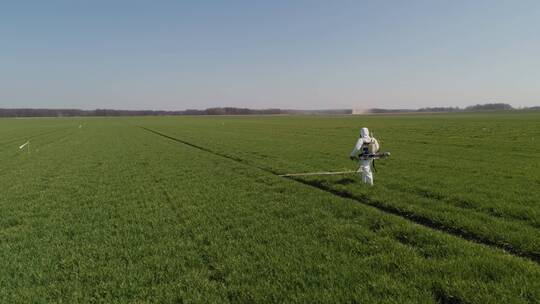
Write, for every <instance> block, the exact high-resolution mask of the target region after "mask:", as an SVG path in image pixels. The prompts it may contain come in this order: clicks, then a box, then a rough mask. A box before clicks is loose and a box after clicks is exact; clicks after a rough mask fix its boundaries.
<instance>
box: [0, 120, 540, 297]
mask: <svg viewBox="0 0 540 304" xmlns="http://www.w3.org/2000/svg"><path fill="white" fill-rule="evenodd" d="M318 120H319V121H318V122H317V123H315V122H313V123H312V125H320V126H322V127H321V129H319V130H317V129H310V128H300V127H299V126H301V125H304V124H305V123H306V122H310V121H311V120H310V119H303V118H294V119H293V118H271V119H270V118H256V119H247V118H234V119H233V118H225V119H208V118H192V119H187V118H130V119H121V118H117V119H63V120H51V121H49V120H29V121H28V122H25V124H22V125H25V126H26V127H27V128H25V129H24V130H23V129H22V128H15V127H12V126H13V124H14V123H16V124H18V123H19V121H16V122H14V121H13V120H3V121H0V125H1V126H4V125H5V126H6V127H10V126H11V127H12V128H13V129H12V131H11V132H8V133H2V137H0V142H4V140H5V141H6V142H7V141H8V140H12V139H15V138H21V139H23V142H24V138H25V137H28V136H31V135H33V134H39V133H40V132H42V131H43V130H42V129H43V128H46V127H50V128H53V125H54V128H58V129H59V130H60V131H58V132H57V133H51V134H49V135H46V136H42V137H38V138H39V139H38V138H36V139H34V141H32V150H31V151H30V153H24V152H23V151H17V150H16V149H15V150H13V149H12V147H11V145H12V144H10V145H7V146H6V145H2V146H1V150H0V156H2V173H1V174H0V185H2V186H1V187H2V196H0V269H2V271H1V272H0V302H6V303H15V302H20V303H27V302H125V303H127V302H130V303H131V302H186V303H189V302H233V303H238V302H329V303H335V302H352V301H357V302H365V303H371V302H401V303H403V302H411V303H412V302H414V303H460V302H461V303H499V302H505V303H528V302H535V301H537V300H538V299H539V298H540V295H539V293H538V290H540V286H539V282H540V267H539V266H538V264H537V263H535V262H533V261H531V260H530V259H527V258H520V257H516V256H514V255H510V254H507V253H505V252H504V251H502V250H499V249H497V248H496V247H493V246H484V245H480V244H476V243H474V242H470V241H467V240H464V239H462V238H460V237H456V236H453V235H451V234H448V233H445V232H443V231H438V230H434V229H430V228H426V227H423V226H421V225H417V224H415V223H412V222H411V221H409V220H407V219H404V218H402V217H400V216H396V215H392V214H388V213H387V212H383V211H380V210H377V209H376V208H373V207H370V206H366V205H363V204H359V203H358V201H356V200H353V199H346V198H343V197H340V196H336V195H334V194H332V193H329V192H328V191H323V190H320V189H317V188H314V187H309V186H308V185H305V184H302V183H299V182H296V181H294V180H290V179H285V178H281V177H278V176H276V175H275V174H272V173H271V172H274V171H275V172H278V171H279V172H285V169H291V170H292V169H297V170H309V169H315V168H316V169H335V168H339V167H350V166H351V164H349V163H346V162H344V161H340V159H339V158H337V157H336V158H333V155H335V154H333V153H336V152H337V151H341V149H336V150H332V147H334V145H336V141H342V142H343V145H344V146H346V148H343V150H344V151H345V155H346V154H347V153H348V152H349V151H348V150H349V146H350V145H351V143H350V142H351V141H354V139H352V140H351V137H352V138H354V135H355V134H354V133H355V132H350V130H346V128H345V127H344V126H343V125H348V124H353V122H352V121H348V120H346V119H345V120H342V119H328V118H318ZM81 123H82V124H83V128H81V129H79V128H78V127H77V126H78V125H79V124H81ZM355 123H357V122H355ZM231 124H232V125H233V127H232V128H231ZM291 124H292V125H296V126H297V128H296V129H294V128H291ZM269 125H270V126H272V127H273V128H272V129H270V128H269ZM308 125H309V124H308ZM138 126H144V127H145V128H147V129H150V130H159V132H162V133H163V134H169V137H165V136H161V135H158V134H156V133H154V132H150V131H148V130H147V129H143V128H140V127H138ZM328 126H332V128H328ZM325 128H327V129H329V130H327V133H324V132H323V131H324V130H325ZM344 130H345V133H351V134H350V136H348V137H349V138H345V136H343V137H341V136H338V134H340V133H341V132H343V131H344ZM239 132H244V135H243V137H242V136H239V134H238V133H239ZM274 132H279V134H281V135H277V134H274ZM316 134H319V137H321V136H323V137H324V138H325V139H329V141H330V142H328V141H325V140H319V141H318V143H317V142H316V141H314V139H316V138H317V135H316ZM381 135H383V134H381ZM175 138H176V139H182V140H185V142H184V143H182V142H181V141H179V140H174V139H175ZM332 138H333V139H334V140H332ZM384 138H386V136H385V137H384ZM336 139H338V140H336ZM332 141H333V142H332ZM284 142H290V143H291V145H284V144H283V143H284ZM186 143H193V144H192V145H189V144H186ZM385 144H386V143H385ZM280 145H281V147H280ZM8 146H9V147H8ZM15 146H17V145H15ZM15 148H16V147H15ZM336 154H337V153H336ZM398 155H399V154H398ZM394 164H400V162H399V158H398V157H396V159H395V160H391V161H390V160H389V161H388V162H387V163H385V164H382V163H381V165H380V173H379V174H380V176H379V175H377V178H378V179H377V180H376V182H377V183H378V184H377V186H376V187H374V188H373V189H370V190H366V191H367V192H365V193H363V192H362V193H360V192H359V194H358V195H360V194H365V195H367V196H368V197H374V196H373V195H375V194H376V193H377V192H378V191H375V190H377V189H382V191H390V190H387V189H386V187H388V186H387V185H390V184H385V183H384V182H383V180H384V179H385V178H387V175H386V174H385V173H384V172H385V171H386V172H388V171H390V170H392V169H391V168H392V166H393V165H394ZM316 165H317V166H316ZM260 168H262V169H260ZM269 171H271V172H269ZM388 176H390V175H388ZM304 181H306V182H310V181H309V180H304ZM351 181H352V182H351ZM317 182H319V183H325V184H324V185H325V186H328V187H332V189H338V190H343V191H348V192H350V193H353V194H354V191H356V190H355V189H363V188H362V187H361V186H360V185H358V184H357V182H356V181H355V180H354V178H353V177H342V178H337V179H335V180H334V179H328V180H318V181H317ZM393 182H396V180H393ZM379 184H381V185H379ZM340 187H341V188H340ZM358 191H363V190H358ZM396 191H397V190H396ZM400 191H403V188H401V189H400ZM384 193H386V192H384ZM355 195H356V194H355ZM533 207H534V206H533ZM436 210H438V209H436ZM467 210H468V209H467ZM474 210H477V211H478V212H480V211H481V210H482V209H481V208H477V209H474ZM486 214H488V215H489V213H486ZM504 214H505V216H506V213H504ZM465 215H468V214H465ZM465 215H464V216H465ZM501 218H505V217H501ZM521 222H523V223H529V222H530V221H529V220H527V219H520V223H521Z"/></svg>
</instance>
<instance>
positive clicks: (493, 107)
mask: <svg viewBox="0 0 540 304" xmlns="http://www.w3.org/2000/svg"><path fill="white" fill-rule="evenodd" d="M510 110H540V107H528V108H520V109H515V108H513V107H512V106H511V105H509V104H507V103H486V104H476V105H474V106H468V107H465V108H459V107H428V108H420V109H417V110H413V109H377V108H376V109H371V110H370V111H369V112H370V113H378V114H384V113H415V112H423V113H427V112H474V111H510Z"/></svg>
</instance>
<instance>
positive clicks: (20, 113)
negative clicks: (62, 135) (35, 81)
mask: <svg viewBox="0 0 540 304" xmlns="http://www.w3.org/2000/svg"><path fill="white" fill-rule="evenodd" d="M351 113H352V110H283V109H260V110H257V109H255V110H254V109H248V108H234V107H224V108H208V109H205V110H193V109H189V110H184V111H153V110H111V109H96V110H79V109H23V108H21V109H1V108H0V117H72V116H163V115H277V114H351Z"/></svg>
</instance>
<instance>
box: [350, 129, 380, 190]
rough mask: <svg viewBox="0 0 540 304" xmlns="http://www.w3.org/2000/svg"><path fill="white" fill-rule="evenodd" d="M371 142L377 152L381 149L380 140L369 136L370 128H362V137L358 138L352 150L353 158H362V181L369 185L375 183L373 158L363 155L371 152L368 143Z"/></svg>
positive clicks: (360, 169)
mask: <svg viewBox="0 0 540 304" xmlns="http://www.w3.org/2000/svg"><path fill="white" fill-rule="evenodd" d="M370 143H373V145H374V148H375V149H374V150H375V152H377V151H379V142H378V141H377V139H375V138H374V137H370V136H369V130H368V128H362V129H361V130H360V138H358V141H357V142H356V145H355V146H354V149H353V150H352V152H351V158H353V157H358V158H360V168H359V170H358V172H362V181H363V182H364V183H366V184H368V185H373V172H372V171H371V165H372V164H373V159H372V158H367V157H363V156H362V155H366V154H368V153H369V152H368V145H369V144H370Z"/></svg>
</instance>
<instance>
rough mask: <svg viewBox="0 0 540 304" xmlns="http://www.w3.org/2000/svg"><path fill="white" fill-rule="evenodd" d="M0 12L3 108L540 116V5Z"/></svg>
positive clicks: (231, 5) (277, 4)
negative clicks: (538, 112) (508, 111)
mask: <svg viewBox="0 0 540 304" xmlns="http://www.w3.org/2000/svg"><path fill="white" fill-rule="evenodd" d="M0 5H1V6H0V107H48V108H66V107H67V108H83V109H94V108H118V109H167V110H174V109H186V108H206V107H213V106H237V107H250V108H270V107H280V108H300V109H315V108H369V107H387V108H390V107H391V108H416V107H424V106H464V105H470V104H475V103H484V102H508V103H511V104H513V105H514V106H530V105H540V56H539V55H538V54H540V34H539V32H540V1H481V0H478V1H435V0H433V1H315V0H313V1H293V0H291V1H159V0H156V1H137V0H132V1H114V0H109V1H99V0H94V1H78V0H71V1H54V0H50V1H24V0H22V1H11V3H6V2H3V3H1V4H0Z"/></svg>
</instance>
